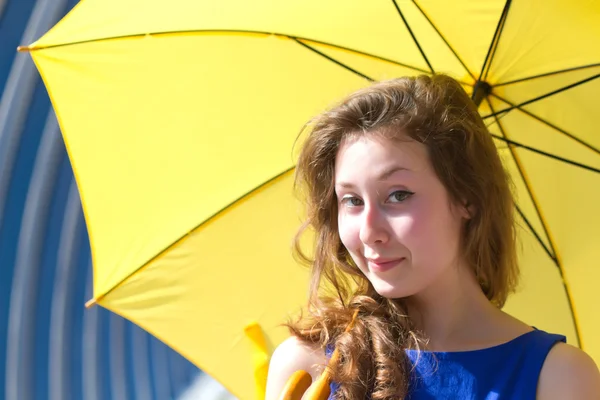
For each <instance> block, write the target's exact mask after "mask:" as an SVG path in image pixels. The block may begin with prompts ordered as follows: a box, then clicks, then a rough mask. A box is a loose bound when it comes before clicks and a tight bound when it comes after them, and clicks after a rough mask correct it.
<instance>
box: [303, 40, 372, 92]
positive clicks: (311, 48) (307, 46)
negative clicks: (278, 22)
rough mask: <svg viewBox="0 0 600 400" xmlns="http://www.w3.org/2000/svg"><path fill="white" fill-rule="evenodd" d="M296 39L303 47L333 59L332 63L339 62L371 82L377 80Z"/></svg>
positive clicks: (341, 65)
mask: <svg viewBox="0 0 600 400" xmlns="http://www.w3.org/2000/svg"><path fill="white" fill-rule="evenodd" d="M294 40H295V41H296V42H297V43H298V44H300V45H301V46H303V47H305V48H307V49H309V50H310V51H313V52H315V53H316V54H318V55H320V56H321V57H324V58H326V59H327V60H329V61H331V62H332V63H334V64H337V65H339V66H340V67H342V68H345V69H347V70H348V71H350V72H352V73H354V74H356V75H358V76H360V77H362V78H365V79H366V80H368V81H370V82H374V81H375V79H373V78H371V77H369V76H367V75H365V74H363V73H362V72H360V71H357V70H355V69H354V68H352V67H350V66H349V65H346V64H344V63H343V62H341V61H338V60H336V59H335V58H333V57H331V56H329V55H327V54H325V53H323V52H321V51H319V50H317V49H315V48H314V47H312V46H309V45H308V44H306V43H304V42H302V41H301V40H299V39H294Z"/></svg>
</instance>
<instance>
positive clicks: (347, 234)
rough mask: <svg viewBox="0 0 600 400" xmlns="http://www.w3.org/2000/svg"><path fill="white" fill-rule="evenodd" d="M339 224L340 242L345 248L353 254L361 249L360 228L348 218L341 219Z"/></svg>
mask: <svg viewBox="0 0 600 400" xmlns="http://www.w3.org/2000/svg"><path fill="white" fill-rule="evenodd" d="M338 224H339V228H338V233H339V235H340V240H341V241H342V244H343V245H344V247H346V249H347V250H348V251H349V252H350V253H351V254H353V253H354V252H355V251H356V250H357V249H360V248H361V242H360V227H359V226H358V225H357V224H356V223H353V221H352V220H351V219H349V218H347V217H346V218H340V219H339V222H338Z"/></svg>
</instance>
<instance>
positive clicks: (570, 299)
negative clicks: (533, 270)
mask: <svg viewBox="0 0 600 400" xmlns="http://www.w3.org/2000/svg"><path fill="white" fill-rule="evenodd" d="M486 101H487V103H488V106H489V107H490V109H491V110H492V112H493V111H494V107H493V105H492V102H491V101H490V100H489V98H487V97H486ZM496 123H497V124H498V128H499V129H500V132H501V133H502V136H504V137H505V138H506V139H507V140H510V139H508V137H507V135H506V132H505V131H504V128H503V127H502V124H501V123H500V121H499V120H498V118H496ZM508 149H509V151H510V154H511V156H512V158H513V160H514V162H515V164H516V166H517V169H518V171H519V174H520V175H521V179H522V180H523V183H524V184H525V187H526V188H527V192H528V194H529V198H530V199H531V201H532V202H533V207H534V208H535V211H536V213H537V215H538V218H539V219H540V222H541V223H542V228H543V229H544V233H545V234H546V238H548V242H549V244H550V249H549V250H550V251H551V253H552V254H553V255H554V257H551V259H552V260H553V261H554V264H555V265H556V267H557V269H558V273H559V275H560V278H561V281H562V283H563V288H564V290H565V294H566V296H567V301H568V303H569V309H570V311H571V319H572V321H573V325H574V327H575V334H576V337H577V342H578V343H579V345H580V346H582V347H583V344H582V341H581V334H580V329H579V321H578V320H577V315H576V314H575V310H574V306H573V296H572V295H571V291H570V289H569V285H568V284H567V281H566V279H565V271H564V267H563V264H562V262H561V258H560V256H559V254H558V251H557V249H556V245H555V244H554V240H553V239H552V235H550V229H549V228H548V224H547V223H546V220H545V219H544V216H543V215H542V210H541V208H540V206H539V205H538V202H537V201H536V198H535V195H534V194H533V189H532V187H531V184H530V183H529V180H528V179H527V176H526V175H525V170H524V169H523V167H522V166H521V162H520V160H519V156H518V155H517V154H516V153H515V152H514V149H513V147H511V146H508ZM544 247H545V246H544ZM549 255H550V254H549Z"/></svg>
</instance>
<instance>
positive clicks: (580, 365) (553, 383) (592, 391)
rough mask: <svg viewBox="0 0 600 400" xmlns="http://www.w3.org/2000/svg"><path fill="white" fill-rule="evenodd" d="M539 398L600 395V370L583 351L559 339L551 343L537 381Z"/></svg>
mask: <svg viewBox="0 0 600 400" xmlns="http://www.w3.org/2000/svg"><path fill="white" fill-rule="evenodd" d="M537 398H538V399H542V400H552V399H582V400H586V399H600V372H599V371H598V366H597V365H596V363H595V362H594V360H593V359H592V358H591V357H590V356H589V355H588V354H587V353H585V352H584V351H582V350H580V349H579V348H577V347H575V346H571V345H569V344H567V343H562V342H559V343H557V344H556V345H555V346H553V347H552V349H551V350H550V352H549V353H548V356H547V357H546V360H545V362H544V365H543V367H542V370H541V372H540V378H539V382H538V395H537Z"/></svg>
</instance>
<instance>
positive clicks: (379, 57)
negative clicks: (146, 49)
mask: <svg viewBox="0 0 600 400" xmlns="http://www.w3.org/2000/svg"><path fill="white" fill-rule="evenodd" d="M185 33H239V34H252V35H265V36H271V35H273V36H279V37H282V38H285V39H291V40H295V41H296V40H302V41H306V42H312V43H316V44H321V45H324V46H329V47H333V48H336V49H340V50H345V51H349V52H352V53H355V54H360V55H362V56H366V57H369V58H373V59H375V60H379V61H385V62H389V63H390V64H394V65H397V66H400V67H404V68H408V69H412V70H414V71H417V72H421V73H424V74H427V73H429V71H427V70H425V69H423V68H419V67H416V66H414V65H409V64H404V63H401V62H398V61H395V60H392V59H389V58H385V57H381V56H377V55H375V54H371V53H367V52H364V51H360V50H356V49H351V48H349V47H345V46H340V45H337V44H333V43H329V42H325V41H322V40H316V39H310V38H305V37H302V36H290V35H286V34H281V33H275V32H267V31H248V30H235V29H230V30H228V29H207V30H201V29H198V30H183V31H168V32H150V33H143V34H142V33H140V34H132V35H122V36H111V37H104V38H97V39H89V40H82V41H79V42H69V43H60V44H55V45H49V46H40V47H32V48H31V47H27V46H21V47H19V51H22V52H23V51H29V52H32V51H38V50H45V49H53V48H57V47H66V46H75V45H80V44H87V43H95V42H105V41H110V40H119V39H133V38H142V37H145V36H167V35H174V34H185Z"/></svg>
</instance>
